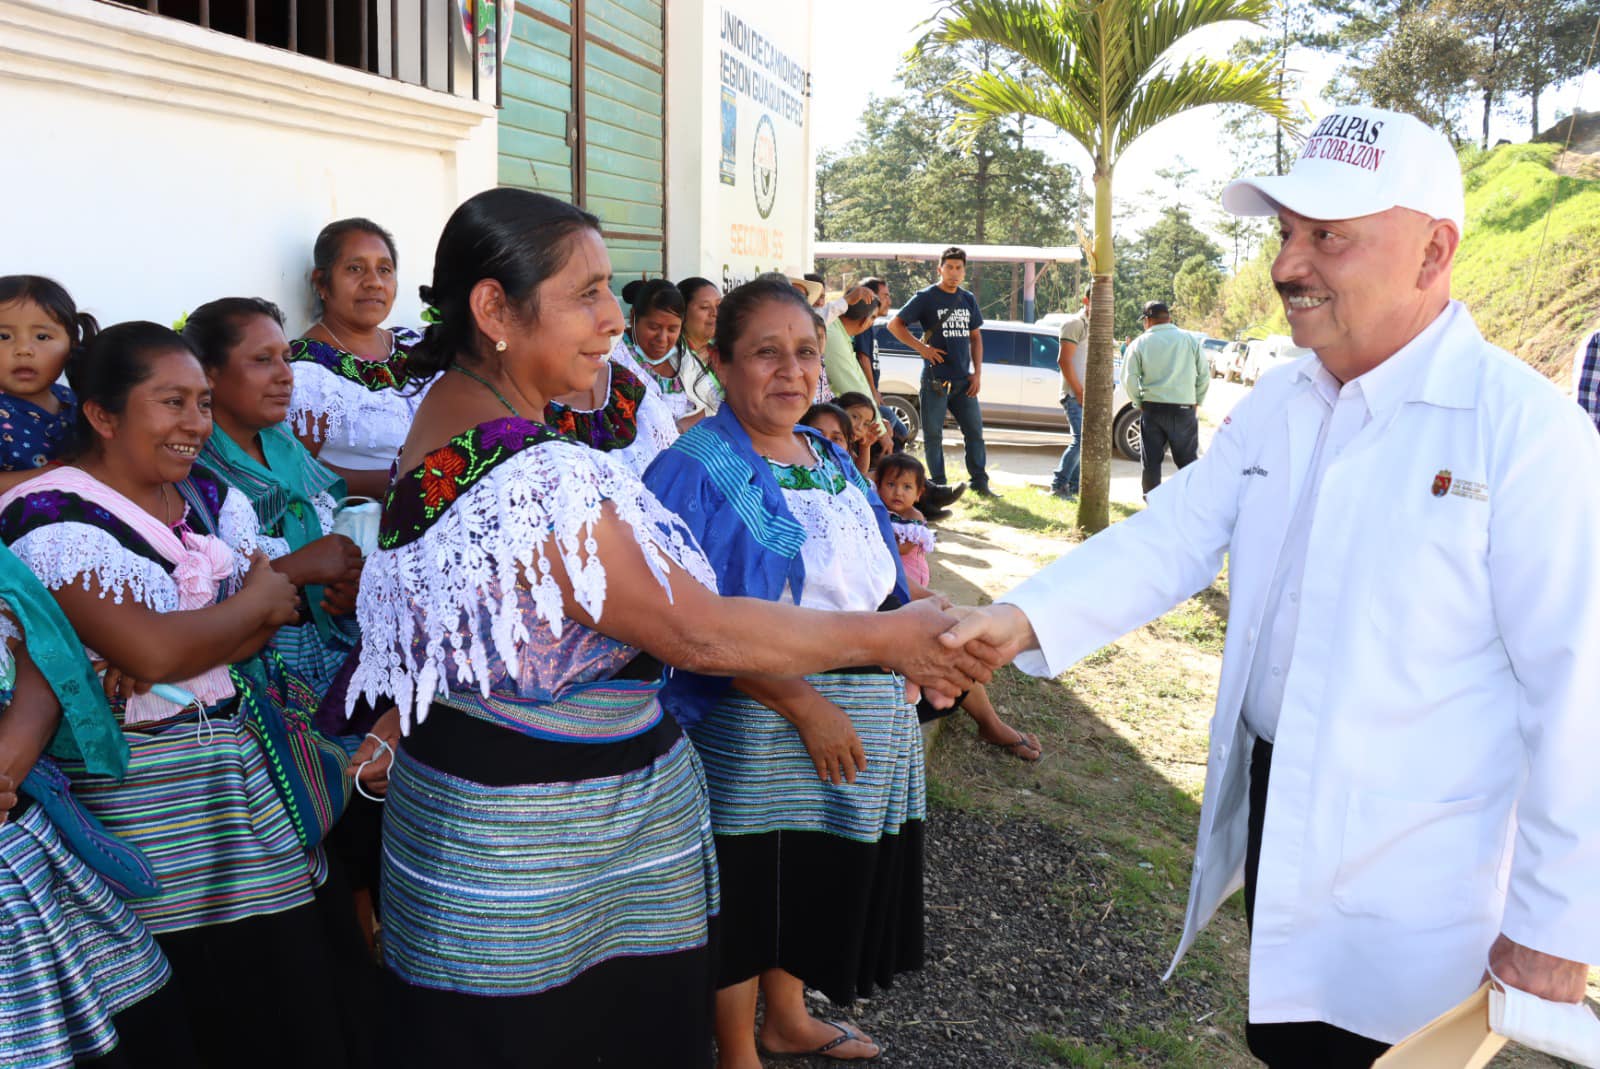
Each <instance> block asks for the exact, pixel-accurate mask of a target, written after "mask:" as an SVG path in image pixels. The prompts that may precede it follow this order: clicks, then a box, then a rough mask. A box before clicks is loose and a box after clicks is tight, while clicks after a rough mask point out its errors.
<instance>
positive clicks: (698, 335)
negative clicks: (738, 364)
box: [678, 276, 722, 364]
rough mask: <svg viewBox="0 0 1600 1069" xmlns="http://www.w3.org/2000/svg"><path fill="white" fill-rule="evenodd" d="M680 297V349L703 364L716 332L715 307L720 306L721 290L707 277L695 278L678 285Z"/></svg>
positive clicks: (706, 361) (705, 362)
mask: <svg viewBox="0 0 1600 1069" xmlns="http://www.w3.org/2000/svg"><path fill="white" fill-rule="evenodd" d="M678 292H679V293H681V294H683V338H682V341H683V347H684V348H685V349H687V350H688V351H689V355H691V356H693V357H694V358H695V359H696V360H698V361H700V362H701V363H702V364H707V363H709V362H710V360H711V356H710V354H709V353H707V352H706V350H707V349H709V348H710V347H711V338H712V336H713V335H714V334H715V333H716V330H717V305H719V304H721V303H722V289H721V288H720V287H719V286H718V285H717V284H716V283H715V282H712V281H711V280H710V279H708V278H700V277H699V276H694V277H692V278H686V279H684V280H683V281H682V282H679V283H678Z"/></svg>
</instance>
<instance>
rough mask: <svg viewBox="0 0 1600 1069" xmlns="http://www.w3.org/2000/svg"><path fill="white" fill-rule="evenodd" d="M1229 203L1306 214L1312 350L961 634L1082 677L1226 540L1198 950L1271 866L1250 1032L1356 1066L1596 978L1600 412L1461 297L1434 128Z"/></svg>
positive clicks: (1194, 586) (1294, 239) (1441, 142)
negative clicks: (1496, 335)
mask: <svg viewBox="0 0 1600 1069" xmlns="http://www.w3.org/2000/svg"><path fill="white" fill-rule="evenodd" d="M1223 204H1224V206H1225V207H1227V208H1228V209H1229V210H1230V211H1232V212H1234V213H1236V214H1240V215H1276V216H1277V219H1278V225H1279V229H1280V232H1281V235H1282V239H1283V245H1282V250H1281V251H1280V252H1279V254H1278V256H1277V259H1276V260H1275V261H1274V263H1273V268H1272V278H1273V281H1274V283H1275V284H1276V286H1277V288H1278V291H1279V294H1280V295H1281V297H1282V299H1283V302H1284V307H1285V311H1286V313H1287V315H1288V318H1289V324H1290V328H1291V330H1292V331H1293V334H1294V340H1295V343H1296V344H1297V345H1300V346H1304V347H1307V348H1310V349H1311V350H1313V351H1314V353H1315V357H1314V358H1308V359H1305V360H1301V361H1296V362H1295V363H1292V364H1287V365H1284V366H1281V367H1277V368H1274V369H1272V370H1271V371H1269V372H1267V373H1266V374H1265V375H1263V376H1262V378H1261V380H1260V382H1258V383H1257V384H1256V386H1255V388H1254V389H1253V390H1251V392H1250V393H1249V394H1248V395H1247V396H1246V397H1245V399H1244V400H1242V401H1240V402H1239V404H1238V405H1237V406H1236V407H1235V408H1234V409H1233V411H1232V413H1231V414H1230V416H1229V417H1228V418H1227V419H1226V420H1224V422H1223V425H1222V426H1221V427H1220V428H1219V429H1218V431H1217V434H1216V437H1215V438H1214V439H1213V441H1212V444H1211V447H1210V449H1209V450H1208V451H1207V453H1206V455H1205V456H1204V457H1202V458H1201V459H1200V460H1199V461H1198V462H1196V463H1195V464H1192V465H1190V466H1189V467H1187V468H1185V469H1184V470H1183V471H1181V472H1179V473H1178V475H1177V476H1176V477H1175V478H1173V479H1172V480H1169V481H1168V483H1167V484H1166V485H1164V486H1162V487H1160V488H1159V489H1157V490H1156V491H1154V492H1153V493H1151V495H1150V500H1149V507H1148V508H1146V509H1145V510H1144V511H1143V512H1141V513H1139V514H1138V515H1136V516H1134V517H1132V518H1131V519H1128V520H1126V521H1125V522H1123V523H1120V524H1117V525H1115V526H1114V527H1112V528H1110V529H1108V530H1106V531H1104V532H1102V533H1101V534H1099V535H1097V536H1095V537H1094V538H1091V539H1090V540H1088V541H1087V542H1085V543H1083V544H1082V545H1081V546H1079V547H1077V548H1075V549H1073V550H1072V551H1071V552H1069V553H1067V554H1066V555H1065V556H1063V557H1062V558H1061V559H1060V560H1058V561H1057V562H1056V563H1054V564H1052V565H1050V566H1049V567H1048V568H1046V569H1044V570H1043V571H1042V572H1040V573H1039V574H1038V575H1037V576H1035V577H1034V578H1033V579H1030V580H1029V581H1027V582H1026V583H1024V584H1023V585H1022V586H1020V587H1018V588H1017V589H1016V590H1014V591H1012V592H1011V593H1010V594H1008V595H1006V596H1005V597H1004V598H1002V599H1001V602H1000V603H998V604H996V605H993V606H990V607H987V608H984V609H979V610H976V611H975V612H974V613H973V614H972V615H970V616H968V617H967V618H966V619H965V620H964V621H963V622H962V623H961V624H960V625H959V626H958V627H957V628H955V629H954V630H953V632H952V633H951V635H950V636H948V637H947V641H949V642H951V643H952V644H960V643H964V642H966V641H969V640H971V639H981V640H983V641H987V642H989V643H992V644H994V645H997V646H999V647H1000V648H1001V650H1002V653H1006V654H1010V653H1016V654H1017V655H1018V656H1017V663H1018V666H1019V667H1021V668H1023V669H1024V670H1026V671H1029V672H1032V673H1035V674H1040V675H1052V676H1053V675H1055V674H1058V673H1060V672H1061V671H1063V670H1064V669H1066V668H1067V667H1068V666H1069V665H1071V664H1072V663H1073V662H1074V661H1075V660H1077V659H1078V658H1080V657H1083V656H1085V655H1087V654H1089V653H1091V652H1093V651H1094V650H1095V649H1097V648H1099V647H1100V646H1102V645H1104V644H1105V643H1107V642H1110V641H1112V640H1114V639H1116V638H1118V637H1119V636H1121V635H1123V634H1125V633H1126V632H1128V631H1130V630H1132V629H1133V628H1135V627H1138V626H1140V625H1141V624H1143V623H1145V622H1147V621H1149V620H1151V619H1153V618H1155V617H1157V616H1160V615H1161V614H1162V613H1164V612H1166V611H1167V610H1169V609H1170V608H1172V607H1173V606H1175V605H1177V604H1178V603H1180V602H1182V601H1183V600H1184V599H1185V598H1187V597H1189V596H1191V595H1192V594H1194V593H1195V592H1196V591H1198V590H1200V589H1203V588H1204V587H1205V586H1206V585H1207V584H1209V583H1210V582H1211V581H1212V579H1213V578H1214V577H1215V576H1216V574H1217V571H1218V569H1219V568H1220V567H1221V565H1222V563H1223V559H1224V555H1226V556H1227V560H1228V578H1229V612H1228V632H1227V642H1226V646H1225V648H1224V652H1223V658H1222V675H1221V680H1220V683H1219V687H1218V695H1217V707H1216V714H1215V716H1214V717H1213V719H1212V721H1211V747H1210V755H1209V761H1208V767H1207V773H1206V785H1205V796H1204V802H1203V805H1202V809H1201V816H1200V829H1199V837H1198V844H1197V847H1196V851H1195V862H1194V874H1193V878H1192V881H1191V884H1190V894H1189V906H1188V910H1187V914H1186V917H1185V925H1184V934H1183V936H1182V938H1181V940H1180V942H1179V946H1178V958H1179V959H1181V956H1182V954H1183V952H1184V951H1185V950H1187V948H1188V947H1189V946H1190V945H1191V944H1192V942H1193V940H1194V938H1195V935H1196V934H1197V933H1198V932H1199V930H1200V929H1201V928H1202V927H1203V926H1204V925H1205V924H1206V922H1207V921H1208V920H1209V919H1210V918H1211V916H1212V915H1213V914H1214V913H1215V911H1216V909H1217V907H1218V906H1219V905H1221V903H1222V902H1223V901H1224V899H1226V898H1227V897H1228V896H1229V895H1231V894H1232V893H1233V891H1235V890H1236V889H1238V888H1239V887H1240V886H1241V885H1242V886H1243V887H1244V890H1245V904H1246V915H1247V917H1248V918H1249V922H1250V925H1251V946H1250V1009H1249V1024H1248V1037H1247V1038H1248V1040H1249V1043H1250V1047H1251V1050H1252V1051H1253V1052H1255V1053H1256V1055H1257V1056H1258V1057H1259V1058H1261V1059H1262V1060H1263V1061H1264V1062H1266V1063H1267V1064H1268V1065H1271V1066H1296V1067H1299V1066H1329V1067H1339V1069H1344V1067H1352V1069H1353V1067H1357V1066H1367V1065H1370V1064H1371V1063H1372V1061H1373V1059H1375V1058H1376V1057H1378V1056H1379V1055H1380V1054H1381V1052H1382V1051H1383V1050H1385V1049H1386V1048H1387V1046H1388V1045H1389V1044H1392V1043H1394V1042H1396V1041H1398V1040H1400V1039H1401V1038H1403V1037H1404V1036H1406V1035H1408V1034H1409V1033H1411V1032H1412V1031H1413V1030H1415V1029H1416V1028H1418V1027H1420V1026H1421V1025H1423V1024H1424V1023H1426V1022H1428V1021H1429V1020H1431V1019H1432V1018H1433V1017H1435V1016H1437V1015H1438V1014H1440V1013H1441V1012H1443V1011H1444V1010H1446V1009H1448V1008H1450V1007H1452V1006H1454V1005H1455V1004H1457V1003H1458V1002H1460V1001H1461V1000H1462V999H1464V998H1465V997H1466V996H1467V995H1468V994H1470V993H1471V992H1472V991H1473V990H1474V989H1475V988H1476V987H1477V986H1478V984H1479V983H1480V981H1481V980H1482V978H1483V977H1484V975H1485V972H1486V970H1489V969H1492V970H1493V973H1494V975H1495V977H1496V978H1497V979H1498V981H1499V982H1501V983H1503V984H1505V985H1507V986H1509V987H1513V988H1517V989H1520V990H1522V991H1524V992H1528V993H1530V994H1532V995H1534V996H1537V997H1539V998H1542V999H1546V1000H1549V1001H1551V1002H1557V1003H1577V1002H1579V1001H1581V1000H1582V998H1583V996H1584V990H1585V980H1586V977H1587V972H1588V968H1587V965H1585V964H1584V963H1585V962H1595V961H1600V776H1596V775H1594V772H1593V767H1592V765H1593V757H1594V754H1596V753H1597V752H1600V713H1597V708H1600V707H1597V701H1600V697H1597V696H1600V655H1597V651H1600V552H1597V551H1596V545H1597V541H1600V436H1597V435H1596V434H1595V433H1594V429H1593V427H1592V426H1591V425H1590V423H1589V421H1588V419H1587V418H1586V417H1585V416H1584V414H1583V413H1582V412H1580V411H1579V410H1577V409H1576V408H1574V406H1573V405H1572V403H1571V401H1570V400H1568V399H1567V398H1566V397H1564V396H1563V394H1562V392H1561V391H1560V390H1559V389H1557V388H1556V387H1555V386H1554V385H1553V384H1552V383H1550V382H1549V381H1547V380H1546V379H1544V378H1542V377H1541V376H1539V375H1538V374H1537V373H1535V372H1534V371H1533V370H1532V369H1530V368H1529V367H1528V366H1527V365H1525V364H1523V363H1521V362H1520V361H1518V360H1517V359H1516V358H1514V357H1512V356H1511V355H1510V354H1508V353H1506V352H1504V351H1503V350H1501V349H1497V348H1495V347H1494V346H1492V345H1491V344H1490V343H1489V342H1487V341H1485V340H1484V339H1483V337H1482V336H1481V335H1480V334H1479V333H1478V331H1477V328H1476V327H1475V326H1474V325H1473V322H1472V317H1471V315H1470V313H1469V312H1468V311H1467V309H1466V308H1465V307H1463V306H1462V305H1461V304H1459V303H1457V302H1453V301H1451V300H1450V271H1451V265H1452V263H1453V261H1454V257H1455V253H1456V248H1457V245H1458V243H1459V241H1460V237H1461V231H1462V227H1463V217H1464V214H1465V212H1464V203H1463V196H1462V187H1461V174H1460V169H1459V165H1458V163H1457V161H1456V157H1455V153H1454V151H1453V150H1452V149H1451V147H1450V144H1449V142H1448V141H1446V140H1445V138H1444V137H1443V136H1441V135H1440V134H1439V133H1438V132H1437V131H1434V130H1432V129H1430V128H1428V127H1427V126H1425V125H1423V124H1422V123H1420V122H1418V121H1417V120H1416V119H1414V118H1412V117H1411V116H1409V115H1403V114H1400V113H1396V112H1389V111H1381V110H1378V109H1372V108H1357V107H1349V108H1342V109H1340V110H1339V111H1337V112H1335V113H1333V114H1331V115H1329V116H1327V117H1325V118H1324V119H1323V120H1322V121H1321V122H1320V123H1319V124H1317V125H1316V126H1315V127H1314V128H1313V129H1312V130H1311V134H1310V137H1309V138H1308V139H1307V141H1306V144H1305V146H1304V148H1303V150H1302V154H1301V156H1300V158H1299V160H1298V161H1297V162H1296V164H1295V166H1294V168H1293V170H1292V171H1291V173H1290V174H1288V175H1283V176H1275V177H1267V178H1255V179H1244V180H1241V181H1238V182H1235V183H1233V184H1232V185H1230V186H1229V187H1228V188H1227V189H1226V190H1225V191H1224V193H1223ZM1177 960H1178V959H1175V960H1174V963H1173V965H1174V967H1176V965H1177Z"/></svg>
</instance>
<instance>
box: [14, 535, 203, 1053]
mask: <svg viewBox="0 0 1600 1069" xmlns="http://www.w3.org/2000/svg"><path fill="white" fill-rule="evenodd" d="M52 757H56V758H63V759H71V760H74V761H76V762H78V763H80V764H81V765H82V766H83V768H84V769H85V770H86V771H87V772H88V773H89V774H91V775H95V776H106V777H110V778H113V779H119V778H121V776H122V775H123V773H124V771H125V770H126V769H127V765H128V746H127V743H125V742H124V741H123V739H122V732H121V730H120V729H119V728H118V726H117V722H116V720H115V719H114V718H113V717H112V715H111V710H110V709H109V708H107V706H106V700H105V695H104V694H103V693H101V690H100V685H99V682H98V681H97V680H96V679H95V677H94V672H93V670H92V669H91V668H90V667H89V662H88V660H87V659H86V658H85V657H84V656H83V648H82V646H81V645H79V643H78V640H77V636H76V635H74V634H73V633H72V628H71V627H69V626H68V624H67V621H66V618H65V617H63V616H62V615H61V610H60V609H59V608H58V607H57V606H56V604H55V602H54V601H52V600H51V598H50V595H49V593H48V592H47V591H46V590H45V589H44V588H43V587H42V586H40V585H39V581H38V580H37V579H35V578H34V577H33V575H32V573H30V572H29V571H28V568H27V566H26V565H25V564H23V563H22V562H21V561H19V560H18V559H17V558H16V557H15V556H14V555H12V553H11V552H10V551H9V550H6V549H0V916H4V917H5V918H6V920H7V929H8V931H7V936H6V939H7V946H6V951H7V955H8V956H7V959H6V965H5V972H4V974H3V975H0V1020H4V1021H5V1048H4V1049H5V1053H6V1056H7V1064H9V1065H28V1066H38V1067H40V1069H67V1067H70V1066H72V1065H74V1064H76V1063H77V1062H79V1061H87V1060H89V1059H96V1058H102V1057H104V1056H106V1055H107V1054H109V1053H110V1052H111V1051H112V1050H113V1049H115V1050H116V1052H117V1064H120V1065H129V1066H149V1067H156V1066H173V1067H183V1066H198V1065H199V1064H200V1063H199V1062H198V1061H197V1060H196V1054H195V1051H194V1044H193V1042H192V1040H191V1039H190V1037H189V1025H188V1021H187V1019H186V1018H185V1015H184V1007H183V1001H182V998H181V996H180V994H179V992H178V989H177V988H178V985H176V984H170V983H168V980H170V979H171V976H172V970H171V968H170V967H169V966H168V965H167V960H166V958H165V957H164V956H163V955H162V953H161V951H160V950H159V949H158V948H157V946H156V944H155V941H154V940H153V939H152V938H151V937H150V933H149V932H148V931H147V930H146V929H145V927H144V925H143V924H141V923H140V922H139V919H138V918H137V917H135V916H134V915H133V913H132V911H130V910H129V909H128V907H127V906H126V905H124V904H123V901H122V899H121V898H120V897H118V894H117V892H116V890H114V889H113V887H112V886H111V885H110V884H108V883H107V882H106V880H104V879H102V878H101V876H100V875H99V873H98V872H96V870H95V869H94V868H92V867H91V866H90V864H88V863H86V862H85V860H84V859H83V857H80V856H79V854H78V853H77V852H76V851H74V849H73V848H72V847H73V844H74V843H83V842H84V841H85V836H86V835H92V834H94V832H95V831H97V829H92V828H90V827H88V826H86V825H85V823H84V822H83V821H82V819H81V817H80V816H79V815H78V814H76V813H73V812H67V811H66V810H68V809H70V807H71V803H70V801H67V800H66V794H65V792H64V791H62V790H61V787H62V780H63V779H64V777H63V776H62V773H61V772H60V770H59V769H58V768H57V767H56V765H55V764H54V762H53V761H52V760H51V758H52ZM56 820H60V821H61V822H62V824H63V825H65V826H58V825H57V824H56ZM86 852H87V851H86ZM90 856H94V855H93V854H91V855H90ZM102 863H103V862H102Z"/></svg>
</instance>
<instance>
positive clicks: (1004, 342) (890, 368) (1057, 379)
mask: <svg viewBox="0 0 1600 1069" xmlns="http://www.w3.org/2000/svg"><path fill="white" fill-rule="evenodd" d="M888 322H889V320H888V319H887V318H880V319H879V320H878V322H877V323H876V324H875V325H874V326H873V328H872V330H873V338H874V340H875V341H876V342H877V344H878V356H879V365H878V366H879V371H880V380H879V383H878V392H879V393H880V394H882V395H883V403H884V404H885V405H887V406H889V408H891V409H893V410H894V413H895V415H896V416H898V417H899V418H900V420H901V422H903V423H904V424H905V425H906V426H907V427H909V428H910V429H911V436H912V437H913V438H915V437H916V436H917V433H918V432H919V431H920V430H921V428H922V413H921V404H920V402H919V401H918V399H917V397H918V393H919V392H920V386H921V382H922V366H923V361H922V357H920V356H918V355H917V354H916V353H914V352H912V351H911V350H909V349H908V348H906V346H905V345H903V344H902V343H901V342H900V340H899V339H898V338H896V337H895V336H894V335H893V334H890V333H889V327H888ZM911 332H912V334H913V335H914V336H916V337H921V335H922V332H921V330H920V329H919V328H918V327H917V326H916V325H914V324H913V325H912V326H911ZM982 335H983V389H982V391H981V392H980V393H979V394H978V399H979V401H980V402H981V404H982V409H983V422H984V423H985V424H986V425H992V426H996V427H1022V428H1027V429H1030V430H1052V431H1060V430H1062V429H1063V428H1065V427H1066V422H1067V418H1066V414H1065V413H1064V412H1062V411H1061V401H1060V397H1061V365H1060V363H1059V357H1060V353H1061V341H1060V338H1059V337H1058V336H1057V334H1056V329H1055V328H1053V327H1049V326H1044V325H1041V324H1038V323H1017V322H1011V321H1007V320H993V319H991V320H989V321H987V322H985V323H984V324H983V328H982ZM1113 367H1114V371H1113V376H1114V378H1115V380H1116V383H1117V385H1116V389H1115V392H1114V393H1113V394H1112V399H1111V410H1112V414H1113V415H1112V431H1111V434H1112V444H1113V445H1114V446H1115V447H1116V450H1117V452H1119V453H1121V454H1122V455H1123V456H1124V457H1127V458H1128V459H1129V460H1138V459H1139V413H1138V412H1137V411H1135V409H1134V407H1133V405H1132V403H1130V402H1129V400H1128V395H1127V394H1126V393H1125V392H1123V389H1122V358H1121V356H1118V357H1117V358H1116V362H1115V364H1114V365H1113ZM953 423H954V420H951V419H947V420H946V424H947V425H949V424H953Z"/></svg>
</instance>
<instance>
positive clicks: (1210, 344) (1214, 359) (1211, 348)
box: [1196, 334, 1228, 379]
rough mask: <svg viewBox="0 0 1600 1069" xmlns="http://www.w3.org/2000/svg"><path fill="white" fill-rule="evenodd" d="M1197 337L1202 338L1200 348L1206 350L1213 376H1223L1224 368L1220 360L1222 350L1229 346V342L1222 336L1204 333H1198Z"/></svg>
mask: <svg viewBox="0 0 1600 1069" xmlns="http://www.w3.org/2000/svg"><path fill="white" fill-rule="evenodd" d="M1196 337H1198V338H1199V339H1200V348H1202V349H1204V350H1205V351H1206V360H1207V361H1209V362H1210V365H1211V377H1212V378H1214V379H1215V378H1219V377H1221V375H1222V369H1221V367H1220V366H1219V362H1220V360H1221V358H1222V350H1224V349H1226V348H1227V347H1228V343H1227V342H1225V341H1223V340H1222V339H1221V338H1212V337H1207V336H1206V335H1202V334H1196Z"/></svg>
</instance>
